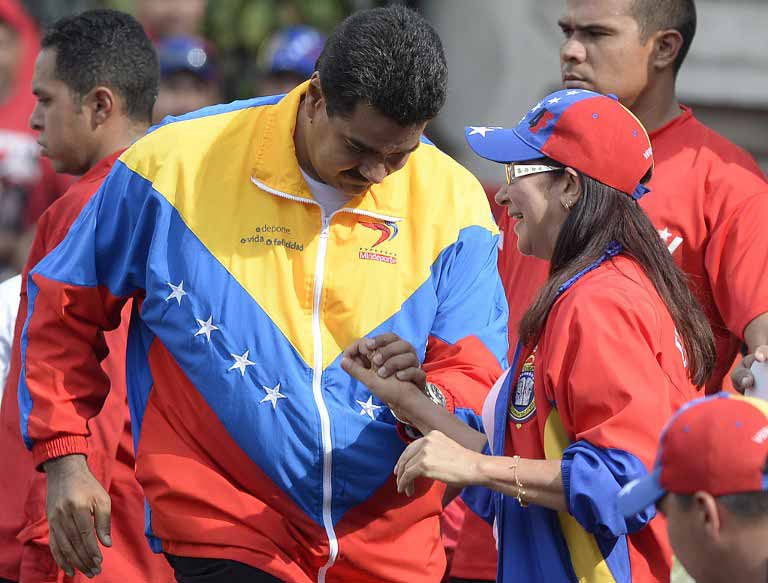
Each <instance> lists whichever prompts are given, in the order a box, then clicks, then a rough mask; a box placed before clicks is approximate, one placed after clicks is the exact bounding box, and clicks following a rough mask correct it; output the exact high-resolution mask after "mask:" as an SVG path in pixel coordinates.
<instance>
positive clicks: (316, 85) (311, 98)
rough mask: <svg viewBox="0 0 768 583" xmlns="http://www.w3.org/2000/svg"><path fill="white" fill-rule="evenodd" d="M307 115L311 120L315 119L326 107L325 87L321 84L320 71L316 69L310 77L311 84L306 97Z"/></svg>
mask: <svg viewBox="0 0 768 583" xmlns="http://www.w3.org/2000/svg"><path fill="white" fill-rule="evenodd" d="M305 102H306V110H307V116H308V117H309V121H310V122H311V121H312V120H314V118H315V116H316V115H317V114H318V113H320V112H321V111H323V110H324V109H325V96H324V95H323V88H322V86H321V85H320V73H318V72H317V71H315V72H314V73H312V76H311V77H310V78H309V86H308V87H307V93H306V97H305Z"/></svg>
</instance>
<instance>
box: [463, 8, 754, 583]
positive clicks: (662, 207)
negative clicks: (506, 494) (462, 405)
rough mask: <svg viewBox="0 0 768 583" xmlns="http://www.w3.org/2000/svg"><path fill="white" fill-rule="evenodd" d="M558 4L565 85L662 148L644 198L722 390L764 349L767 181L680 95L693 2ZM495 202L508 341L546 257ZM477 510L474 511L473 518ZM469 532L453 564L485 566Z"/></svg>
mask: <svg viewBox="0 0 768 583" xmlns="http://www.w3.org/2000/svg"><path fill="white" fill-rule="evenodd" d="M561 4H562V6H563V9H562V13H561V14H560V15H559V16H560V18H559V20H558V24H559V26H560V28H561V30H562V35H563V36H562V44H561V47H560V74H561V79H562V84H563V87H564V88H566V89H589V90H592V91H597V92H600V93H606V94H607V93H613V94H615V95H617V96H618V98H619V100H620V101H621V103H622V104H623V105H625V106H626V107H627V108H629V109H630V110H631V111H632V112H633V113H634V114H635V115H636V116H637V117H638V119H639V120H640V121H641V122H642V124H643V125H644V126H645V127H646V129H647V130H648V132H649V135H650V138H651V143H652V144H653V149H654V159H655V168H654V174H653V177H652V178H651V181H650V182H649V184H648V186H649V187H650V188H651V190H652V191H653V192H652V193H651V194H649V195H648V196H646V197H643V199H642V200H641V201H640V206H641V207H642V208H643V210H644V211H645V212H646V213H647V214H648V217H649V218H650V219H651V222H652V223H653V224H654V226H655V227H656V230H657V232H658V234H659V236H660V237H661V238H662V240H663V241H664V244H665V246H666V247H667V248H668V250H669V253H670V254H671V256H672V259H674V261H675V263H677V265H679V266H680V268H681V269H682V270H683V271H684V272H685V274H686V275H687V276H688V280H689V282H690V284H691V289H692V291H693V293H694V295H695V296H696V299H697V300H698V301H699V303H700V304H701V305H702V307H703V308H704V313H705V314H706V315H707V318H708V319H709V322H710V325H711V327H712V331H713V333H714V336H715V346H716V349H717V364H716V367H715V372H714V373H713V375H712V377H711V378H710V380H709V382H708V385H707V388H706V390H707V392H708V393H712V392H717V391H720V390H723V389H725V390H727V389H728V388H729V387H730V386H731V383H730V382H729V381H728V380H727V379H726V377H727V374H728V370H729V369H730V368H731V366H732V364H733V363H734V360H735V359H736V358H737V356H738V352H739V348H740V347H741V346H742V344H746V345H747V347H748V352H749V353H750V354H753V355H756V356H757V359H758V360H761V361H765V360H768V346H764V345H766V344H768V277H765V276H764V274H763V272H764V268H763V263H764V258H765V257H766V256H768V229H765V223H766V217H768V184H766V181H765V176H764V175H763V173H762V171H761V170H760V168H759V167H758V165H757V164H756V163H755V161H754V160H753V159H752V157H751V156H750V155H749V154H748V153H746V152H745V151H744V150H742V149H741V148H739V147H737V146H736V145H734V144H733V143H731V142H730V141H728V140H726V139H725V138H724V137H723V136H721V135H719V134H717V133H716V132H715V131H713V130H712V129H710V128H708V127H707V126H705V125H704V124H702V123H701V122H700V121H699V120H698V119H697V118H696V116H695V115H694V113H693V111H692V110H691V109H690V108H688V107H685V106H684V105H681V104H680V103H679V101H678V98H677V95H676V82H677V75H678V72H679V71H680V69H681V67H682V66H683V65H684V61H685V58H686V56H687V54H688V51H689V49H690V47H691V44H692V43H693V40H694V36H695V31H696V7H695V2H694V0H565V1H563V2H562V3H561ZM553 20H554V17H553ZM553 24H554V22H553ZM494 211H495V214H496V216H497V220H498V223H499V229H500V230H501V232H502V237H503V244H502V246H501V247H500V250H499V272H500V274H501V277H502V281H503V283H504V288H505V292H506V294H507V300H508V303H509V326H508V330H509V336H510V342H509V345H510V348H513V347H514V346H515V344H516V342H517V338H518V326H519V324H520V320H521V318H522V316H523V314H524V312H525V309H526V307H527V306H528V305H529V304H530V303H531V301H533V300H534V298H535V297H536V295H537V294H538V292H539V290H540V289H541V288H542V286H543V284H544V282H545V281H546V279H547V277H548V274H549V267H550V266H549V264H548V262H547V261H545V260H542V259H539V258H537V257H531V256H526V255H523V254H522V253H520V252H519V251H518V249H517V245H516V240H517V234H516V233H515V221H514V220H513V219H512V218H511V217H510V216H509V215H507V214H506V213H504V212H503V210H502V209H500V208H498V207H496V208H495V209H494ZM747 249H748V250H749V252H745V250H747ZM761 346H763V348H762V349H760V347H761ZM745 364H746V366H741V367H739V368H737V369H735V371H734V376H733V383H734V385H735V386H737V387H739V389H740V390H744V389H746V388H747V387H749V386H751V385H752V382H753V381H752V376H751V374H750V373H749V365H750V364H751V359H750V360H748V361H747V362H746V363H745ZM473 519H474V517H472V516H471V515H470V516H469V517H468V518H467V521H469V522H470V523H471V521H472V520H473ZM473 535H474V536H473ZM473 538H474V539H477V538H478V535H477V534H476V531H475V530H471V529H470V530H469V531H468V532H467V533H466V534H464V533H462V534H461V535H460V537H459V540H458V546H457V550H456V556H455V558H454V564H453V570H454V571H455V573H454V574H458V575H459V576H466V575H463V573H467V571H468V570H469V569H468V567H469V568H471V569H472V571H470V572H479V571H480V568H481V567H482V564H479V561H478V555H479V553H478V552H477V551H476V550H475V549H476V546H477V545H476V543H475V544H470V546H469V547H467V548H468V550H467V551H466V552H465V551H464V548H465V547H466V543H465V542H464V540H465V539H468V540H467V543H472V542H473V541H472V539H473ZM487 539H488V541H489V542H490V537H487ZM473 550H475V552H473ZM489 563H490V558H489V559H488V560H486V564H489Z"/></svg>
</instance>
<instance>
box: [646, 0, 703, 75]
mask: <svg viewBox="0 0 768 583" xmlns="http://www.w3.org/2000/svg"><path fill="white" fill-rule="evenodd" d="M631 12H632V16H633V17H634V18H635V20H636V21H637V23H638V24H639V25H640V34H641V35H642V37H643V38H648V37H649V36H650V35H651V34H653V33H654V32H656V31H659V30H664V29H669V28H672V29H674V30H676V31H677V32H679V33H680V35H681V36H682V37H683V46H682V47H680V52H679V53H677V58H676V59H675V64H674V67H675V73H677V72H678V71H679V70H680V67H681V66H682V65H683V61H684V60H685V57H686V56H687V55H688V49H690V48H691V43H692V42H693V37H694V35H695V34H696V4H695V2H694V0H632V7H631Z"/></svg>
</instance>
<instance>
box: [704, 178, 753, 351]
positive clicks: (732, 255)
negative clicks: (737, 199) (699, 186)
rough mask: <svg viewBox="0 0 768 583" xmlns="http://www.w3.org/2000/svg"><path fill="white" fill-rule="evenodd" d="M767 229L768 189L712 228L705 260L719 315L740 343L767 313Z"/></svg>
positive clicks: (745, 202) (738, 207)
mask: <svg viewBox="0 0 768 583" xmlns="http://www.w3.org/2000/svg"><path fill="white" fill-rule="evenodd" d="M767 227H768V187H767V188H766V191H765V192H762V193H759V194H756V195H754V196H751V197H750V198H748V199H746V200H745V201H744V202H743V203H741V204H740V205H739V206H737V207H736V208H734V209H731V212H730V214H729V215H728V216H727V217H726V218H724V219H723V220H721V221H720V222H719V223H718V224H717V225H716V226H715V228H714V229H713V230H712V234H711V236H710V239H709V243H708V244H707V249H706V252H705V256H704V261H705V265H706V269H707V274H708V275H709V280H710V285H711V286H712V294H713V296H714V299H715V303H716V304H717V308H718V311H719V312H720V314H721V315H722V317H723V321H724V322H725V324H726V326H728V329H729V330H730V331H731V332H732V333H733V334H734V335H735V336H737V337H738V338H740V339H743V338H744V328H746V327H747V325H748V324H749V323H750V322H751V321H752V320H753V319H754V318H756V317H757V316H759V315H761V314H763V313H765V312H768V277H766V276H765V261H766V257H768V228H767Z"/></svg>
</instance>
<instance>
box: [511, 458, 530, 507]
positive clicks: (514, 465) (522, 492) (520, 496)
mask: <svg viewBox="0 0 768 583" xmlns="http://www.w3.org/2000/svg"><path fill="white" fill-rule="evenodd" d="M519 463H520V456H519V455H516V456H513V457H512V471H513V474H512V477H513V478H514V480H515V486H516V487H517V496H515V500H517V503H518V504H519V505H520V506H521V507H522V508H525V507H526V506H528V503H527V502H526V501H525V500H523V497H524V496H525V487H524V486H523V484H522V482H521V481H520V479H519V478H518V477H517V466H518V464H519Z"/></svg>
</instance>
